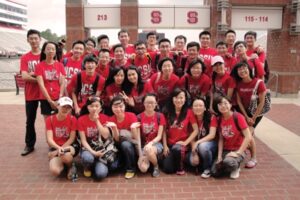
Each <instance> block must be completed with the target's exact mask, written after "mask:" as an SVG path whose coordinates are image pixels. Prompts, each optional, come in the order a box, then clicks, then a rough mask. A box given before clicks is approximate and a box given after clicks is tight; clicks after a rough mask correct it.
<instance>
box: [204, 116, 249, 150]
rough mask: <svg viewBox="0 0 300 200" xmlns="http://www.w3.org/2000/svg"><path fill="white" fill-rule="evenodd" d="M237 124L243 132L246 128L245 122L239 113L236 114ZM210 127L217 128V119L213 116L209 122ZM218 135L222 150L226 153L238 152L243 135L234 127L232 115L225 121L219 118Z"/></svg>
mask: <svg viewBox="0 0 300 200" xmlns="http://www.w3.org/2000/svg"><path fill="white" fill-rule="evenodd" d="M237 122H238V124H239V127H240V129H241V130H244V129H246V128H248V125H247V122H246V120H245V118H244V116H243V115H242V114H240V113H237ZM210 126H211V127H217V126H218V119H217V117H215V116H213V117H212V121H211V125H210ZM219 130H220V132H219V133H220V134H222V136H223V139H224V140H223V141H224V144H223V149H224V150H227V151H236V150H238V149H239V148H240V147H241V145H242V143H243V141H244V135H243V133H242V132H241V131H239V130H238V127H236V126H235V123H234V118H233V115H232V116H231V117H230V118H229V119H227V120H225V119H223V118H221V123H220V129H219Z"/></svg>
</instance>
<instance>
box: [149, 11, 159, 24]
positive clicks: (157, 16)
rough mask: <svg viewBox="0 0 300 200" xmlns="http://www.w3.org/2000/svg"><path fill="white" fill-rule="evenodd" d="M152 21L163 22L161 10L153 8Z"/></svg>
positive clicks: (154, 22)
mask: <svg viewBox="0 0 300 200" xmlns="http://www.w3.org/2000/svg"><path fill="white" fill-rule="evenodd" d="M151 22H152V23H153V24H159V23H160V22H161V12H160V11H159V10H153V11H152V12H151Z"/></svg>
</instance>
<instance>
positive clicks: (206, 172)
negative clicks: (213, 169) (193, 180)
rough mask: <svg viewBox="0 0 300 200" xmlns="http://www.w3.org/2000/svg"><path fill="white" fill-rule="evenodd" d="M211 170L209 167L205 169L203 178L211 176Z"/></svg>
mask: <svg viewBox="0 0 300 200" xmlns="http://www.w3.org/2000/svg"><path fill="white" fill-rule="evenodd" d="M210 175H211V174H210V170H209V169H206V170H204V171H203V173H202V174H201V177H202V178H209V177H210Z"/></svg>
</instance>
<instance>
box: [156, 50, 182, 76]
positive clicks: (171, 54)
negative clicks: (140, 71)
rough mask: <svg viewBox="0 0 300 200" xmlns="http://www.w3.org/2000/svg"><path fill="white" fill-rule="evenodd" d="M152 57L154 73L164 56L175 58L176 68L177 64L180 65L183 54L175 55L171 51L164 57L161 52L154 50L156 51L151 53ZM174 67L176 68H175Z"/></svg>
mask: <svg viewBox="0 0 300 200" xmlns="http://www.w3.org/2000/svg"><path fill="white" fill-rule="evenodd" d="M150 57H151V60H152V62H151V68H152V71H153V73H156V72H157V70H158V63H159V61H161V60H162V59H163V58H166V57H168V58H171V59H173V60H174V62H175V64H176V66H175V68H177V66H180V61H181V56H179V55H174V54H173V52H170V53H169V55H168V56H165V57H163V56H162V55H161V54H160V52H154V53H150ZM175 68H174V70H175Z"/></svg>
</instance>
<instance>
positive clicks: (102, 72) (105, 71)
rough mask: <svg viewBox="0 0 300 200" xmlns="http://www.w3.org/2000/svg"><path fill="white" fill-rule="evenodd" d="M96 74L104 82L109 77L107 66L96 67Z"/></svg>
mask: <svg viewBox="0 0 300 200" xmlns="http://www.w3.org/2000/svg"><path fill="white" fill-rule="evenodd" d="M96 72H97V73H98V74H99V75H101V76H102V77H103V78H104V79H105V80H106V79H107V78H108V75H109V65H107V66H106V67H103V66H100V65H98V66H97V68H96Z"/></svg>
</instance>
